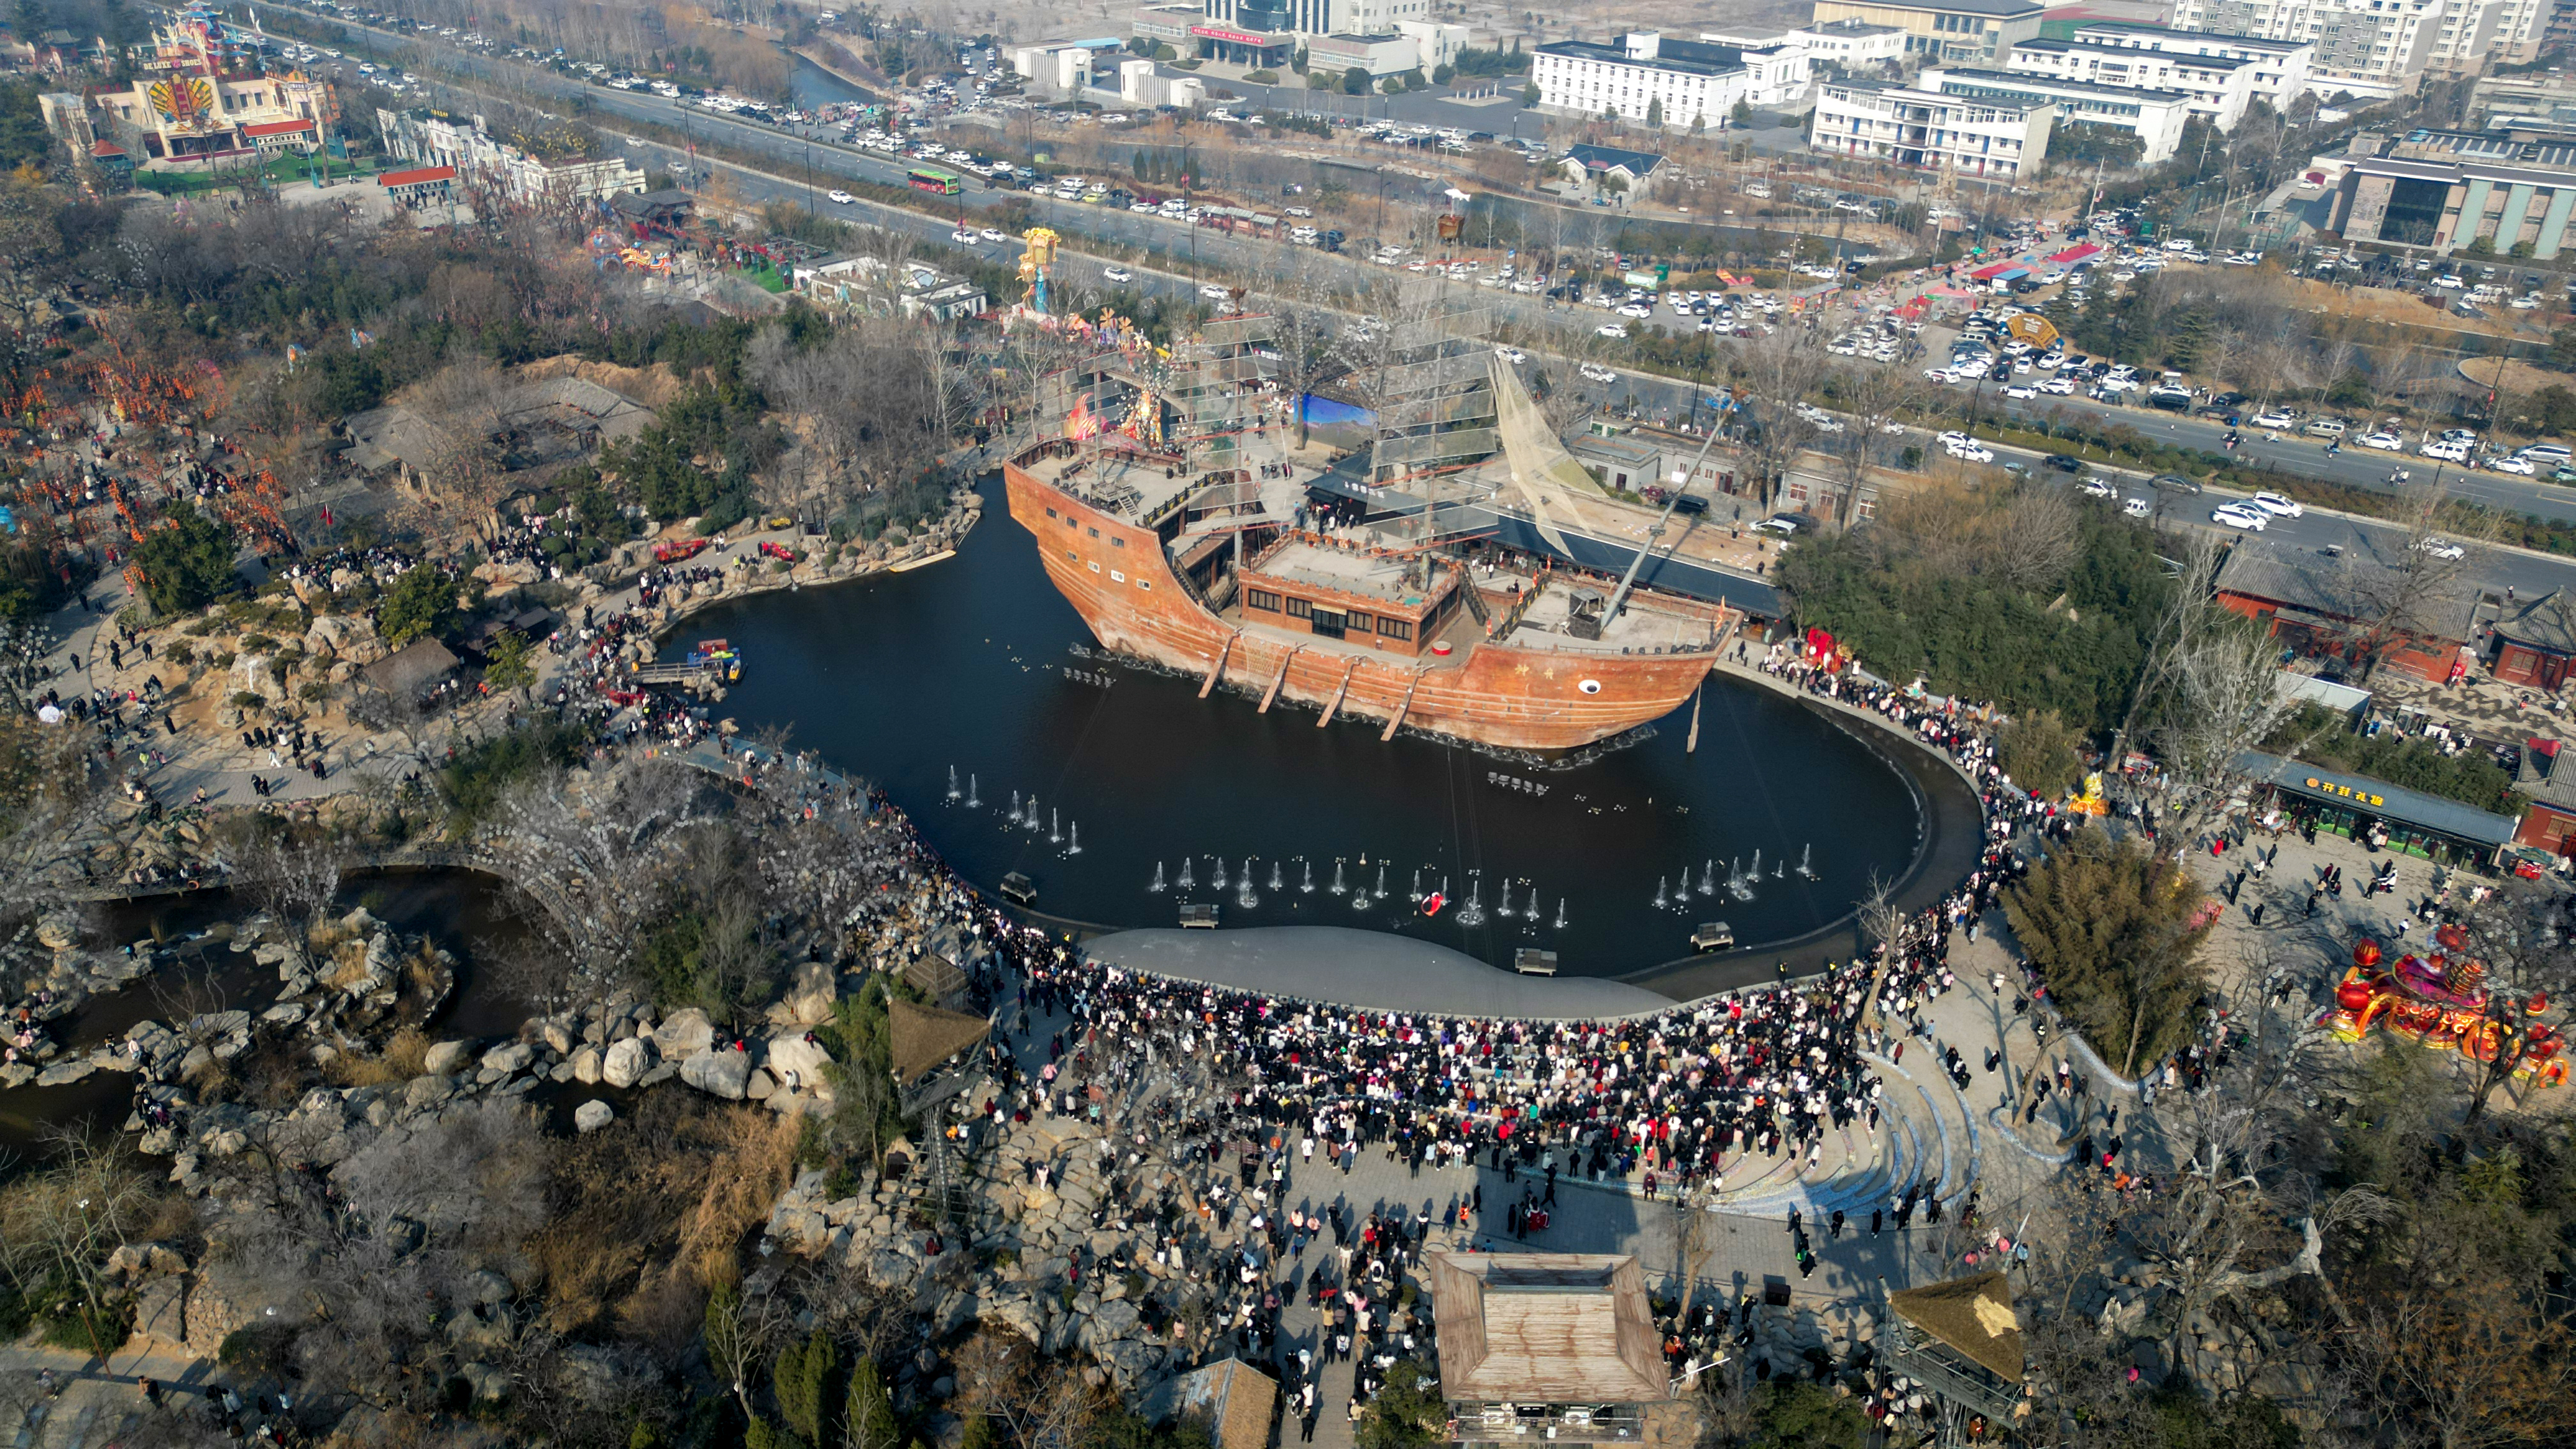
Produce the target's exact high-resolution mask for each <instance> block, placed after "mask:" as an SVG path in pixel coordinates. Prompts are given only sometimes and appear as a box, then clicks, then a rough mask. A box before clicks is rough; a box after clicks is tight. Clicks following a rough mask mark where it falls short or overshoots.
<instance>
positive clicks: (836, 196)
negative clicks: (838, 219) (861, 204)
mask: <svg viewBox="0 0 2576 1449" xmlns="http://www.w3.org/2000/svg"><path fill="white" fill-rule="evenodd" d="M823 194H824V195H826V196H828V197H830V198H832V200H833V201H834V202H835V203H836V204H838V205H841V206H848V205H850V204H851V203H853V202H855V201H857V200H858V198H857V197H855V196H852V195H851V194H850V193H848V192H846V191H827V192H824V193H823Z"/></svg>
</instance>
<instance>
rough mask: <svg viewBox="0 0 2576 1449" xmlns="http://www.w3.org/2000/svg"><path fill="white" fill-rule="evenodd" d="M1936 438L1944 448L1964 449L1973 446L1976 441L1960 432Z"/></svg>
mask: <svg viewBox="0 0 2576 1449" xmlns="http://www.w3.org/2000/svg"><path fill="white" fill-rule="evenodd" d="M1938 436H1939V441H1940V444H1941V446H1942V447H1945V448H1965V447H1969V446H1971V445H1973V444H1974V443H1975V442H1976V441H1977V440H1976V439H1974V438H1972V437H1969V436H1968V435H1967V434H1966V433H1961V432H1947V433H1942V434H1940V435H1938Z"/></svg>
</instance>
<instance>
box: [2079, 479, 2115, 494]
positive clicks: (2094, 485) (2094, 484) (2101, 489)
mask: <svg viewBox="0 0 2576 1449" xmlns="http://www.w3.org/2000/svg"><path fill="white" fill-rule="evenodd" d="M2084 496H2085V497H2087V498H2117V497H2119V496H2120V485H2119V484H2117V483H2113V482H2111V481H2110V480H2109V479H2107V478H2087V479H2085V480H2084Z"/></svg>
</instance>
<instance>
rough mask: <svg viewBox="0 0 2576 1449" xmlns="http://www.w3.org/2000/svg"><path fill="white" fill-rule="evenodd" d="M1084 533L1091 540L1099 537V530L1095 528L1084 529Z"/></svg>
mask: <svg viewBox="0 0 2576 1449" xmlns="http://www.w3.org/2000/svg"><path fill="white" fill-rule="evenodd" d="M1084 532H1086V533H1088V534H1090V535H1091V536H1092V537H1093V538H1098V537H1099V536H1100V530H1099V529H1096V528H1091V529H1085V530H1084Z"/></svg>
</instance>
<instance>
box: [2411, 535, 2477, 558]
mask: <svg viewBox="0 0 2576 1449" xmlns="http://www.w3.org/2000/svg"><path fill="white" fill-rule="evenodd" d="M2415 551H2416V552H2417V553H2420V554H2425V555H2428V556H2430V557H2432V558H2438V559H2455V558H2465V557H2467V556H2468V552H2469V551H2468V550H2467V549H2465V548H2462V547H2460V546H2459V545H2458V544H2456V543H2453V542H2451V541H2450V540H2449V539H2447V538H2419V539H2417V540H2415Z"/></svg>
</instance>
